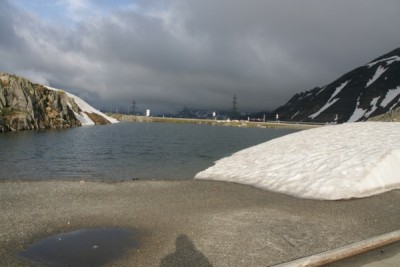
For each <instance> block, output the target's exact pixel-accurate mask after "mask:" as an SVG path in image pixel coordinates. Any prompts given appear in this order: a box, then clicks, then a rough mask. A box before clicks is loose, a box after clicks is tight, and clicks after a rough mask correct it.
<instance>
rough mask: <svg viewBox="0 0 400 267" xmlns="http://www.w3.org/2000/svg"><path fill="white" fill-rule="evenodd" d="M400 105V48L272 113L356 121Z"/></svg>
mask: <svg viewBox="0 0 400 267" xmlns="http://www.w3.org/2000/svg"><path fill="white" fill-rule="evenodd" d="M399 106H400V48H397V49H395V50H393V51H391V52H390V53H387V54H385V55H383V56H380V57H378V58H376V59H374V60H372V61H371V62H370V63H368V64H366V65H364V66H361V67H358V68H356V69H354V70H352V71H350V72H348V73H346V74H344V75H343V76H341V77H340V78H338V79H337V80H335V81H334V82H332V83H330V84H328V85H326V86H323V87H322V88H319V87H316V88H314V89H312V90H309V91H306V92H302V93H299V94H296V95H295V96H293V97H292V98H291V99H290V100H289V102H287V103H286V104H285V105H283V106H281V107H279V108H277V109H276V110H275V111H274V112H273V113H272V114H274V115H275V114H279V118H280V119H281V120H287V121H308V122H324V123H325V122H334V121H335V119H337V122H339V123H340V122H355V121H365V120H367V119H368V118H370V117H375V116H378V115H381V114H385V113H387V112H390V111H391V110H393V109H395V108H396V107H399Z"/></svg>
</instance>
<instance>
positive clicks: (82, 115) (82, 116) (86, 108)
mask: <svg viewBox="0 0 400 267" xmlns="http://www.w3.org/2000/svg"><path fill="white" fill-rule="evenodd" d="M46 88H48V89H50V90H54V91H63V90H60V89H57V88H53V87H50V86H46ZM65 93H66V94H67V96H68V97H70V98H73V99H74V101H75V103H76V104H77V105H78V107H79V108H80V109H81V111H82V112H79V113H78V112H75V111H74V114H75V116H76V118H77V119H78V120H79V121H80V122H81V123H82V125H95V122H94V121H93V120H91V119H90V118H89V116H88V115H87V114H86V113H95V114H97V115H99V116H101V117H103V118H105V119H106V120H108V121H109V122H110V123H117V122H118V121H117V120H116V119H114V118H111V117H109V116H107V115H106V114H104V113H102V112H101V111H99V110H97V109H95V108H94V107H92V106H91V105H89V104H88V103H87V102H86V101H84V100H83V99H81V98H80V97H77V96H76V95H73V94H71V93H68V92H65ZM68 106H70V107H72V105H71V104H70V103H68Z"/></svg>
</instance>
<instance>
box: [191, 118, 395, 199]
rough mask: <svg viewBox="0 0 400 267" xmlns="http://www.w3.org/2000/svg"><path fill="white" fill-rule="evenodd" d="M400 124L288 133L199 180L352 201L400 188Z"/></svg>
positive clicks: (242, 153) (210, 170)
mask: <svg viewBox="0 0 400 267" xmlns="http://www.w3.org/2000/svg"><path fill="white" fill-rule="evenodd" d="M399 132H400V123H384V122H361V123H348V124H341V125H335V126H324V127H321V128H314V129H311V130H305V131H301V132H297V133H294V134H290V135H286V136H283V137H280V138H277V139H274V140H271V141H269V142H266V143H263V144H260V145H257V146H254V147H250V148H248V149H245V150H242V151H239V152H237V153H235V154H233V155H232V156H230V157H227V158H223V159H221V160H218V161H217V162H216V163H215V165H214V166H213V167H210V168H208V169H207V170H205V171H202V172H200V173H198V174H197V175H196V176H195V179H208V180H220V181H230V182H236V183H243V184H249V185H252V186H255V187H258V188H262V189H265V190H271V191H276V192H281V193H285V194H289V195H293V196H297V197H301V198H311V199H327V200H335V199H348V198H360V197H367V196H371V195H375V194H379V193H383V192H386V191H389V190H392V189H400V134H399Z"/></svg>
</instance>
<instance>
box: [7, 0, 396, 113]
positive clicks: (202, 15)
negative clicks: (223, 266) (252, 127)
mask: <svg viewBox="0 0 400 267" xmlns="http://www.w3.org/2000/svg"><path fill="white" fill-rule="evenodd" d="M10 3H12V2H11V1H9V2H7V1H6V2H5V3H4V5H3V6H4V7H3V6H2V9H1V10H0V22H1V23H0V34H1V35H0V38H1V39H0V56H1V57H2V60H1V62H0V70H1V71H8V72H14V73H17V74H21V75H25V76H28V77H29V78H33V79H35V80H37V81H41V82H46V83H49V84H51V85H54V86H58V87H62V88H65V89H67V90H70V91H71V92H73V93H76V94H79V95H82V96H84V97H85V98H86V99H87V100H89V102H92V101H95V102H96V103H93V104H95V105H96V106H98V107H103V108H104V107H106V106H107V105H109V104H113V105H114V106H118V105H120V106H127V105H128V104H129V103H130V102H131V101H132V99H133V98H135V99H136V102H137V103H138V104H140V106H141V107H142V108H152V109H165V108H167V107H170V108H172V109H174V108H178V107H182V106H190V107H191V106H193V107H205V108H213V109H223V108H230V106H231V101H232V96H233V94H236V95H237V97H238V102H239V108H240V109H242V110H263V109H264V110H265V109H272V108H275V107H277V106H278V105H281V104H283V103H284V102H286V101H287V100H288V99H289V98H290V97H291V96H292V95H293V94H294V93H297V92H300V91H303V90H307V89H311V88H313V87H314V86H322V85H324V84H327V83H329V82H331V81H332V80H333V79H335V78H337V77H339V76H340V75H342V74H344V73H345V72H347V71H349V70H351V69H352V68H355V67H357V66H359V65H362V64H365V63H367V62H368V61H370V60H372V59H373V58H375V57H377V56H379V55H381V54H383V53H385V52H389V51H390V50H392V49H394V48H396V47H398V46H399V43H400V42H399V41H400V35H398V27H397V26H398V22H397V18H398V13H399V11H400V2H399V1H396V0H393V1H390V0H385V1H372V0H350V1H337V0H335V1H333V0H332V1H319V0H313V1H311V0H303V1H295V0H291V1H285V0H283V1H261V0H251V1H239V0H218V1H215V0H212V1H211V0H202V1H183V0H175V1H168V2H167V3H165V1H156V0H152V1H148V0H147V1H144V0H143V1H135V2H134V3H135V5H134V6H133V7H130V8H127V9H125V10H123V9H116V10H115V11H113V12H112V13H110V14H107V16H105V15H101V16H100V15H98V16H96V15H93V7H92V8H91V9H90V12H91V13H90V15H87V16H85V12H86V11H85V10H80V12H79V14H80V15H81V17H80V18H79V19H76V18H75V19H76V21H77V22H76V24H74V25H73V26H68V25H65V24H61V23H51V22H50V23H49V22H48V21H45V20H43V19H41V17H40V14H28V13H26V11H22V10H21V9H18V8H16V7H14V6H13V5H11V4H10ZM3 59H6V60H3ZM91 100H92V101H91Z"/></svg>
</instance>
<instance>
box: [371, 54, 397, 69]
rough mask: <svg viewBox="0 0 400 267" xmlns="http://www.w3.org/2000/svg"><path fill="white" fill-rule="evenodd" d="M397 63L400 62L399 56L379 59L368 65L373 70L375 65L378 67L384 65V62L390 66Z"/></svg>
mask: <svg viewBox="0 0 400 267" xmlns="http://www.w3.org/2000/svg"><path fill="white" fill-rule="evenodd" d="M395 61H400V57H399V56H391V57H387V58H383V59H379V60H377V61H374V62H371V63H369V64H367V66H368V68H371V67H372V66H374V65H376V64H378V63H382V62H386V64H387V65H390V64H392V63H393V62H395Z"/></svg>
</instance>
